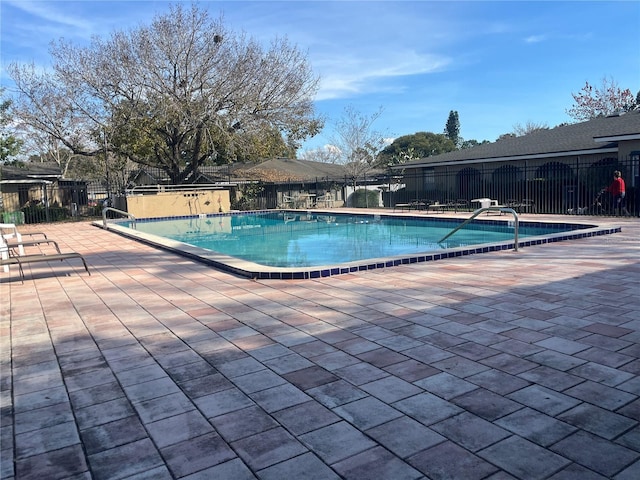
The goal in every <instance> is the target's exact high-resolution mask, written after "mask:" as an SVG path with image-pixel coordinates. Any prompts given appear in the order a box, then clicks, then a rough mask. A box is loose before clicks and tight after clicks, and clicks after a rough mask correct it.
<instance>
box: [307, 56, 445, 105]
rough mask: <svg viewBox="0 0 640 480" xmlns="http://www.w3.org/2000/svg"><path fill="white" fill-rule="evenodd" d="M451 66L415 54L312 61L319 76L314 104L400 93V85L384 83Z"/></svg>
mask: <svg viewBox="0 0 640 480" xmlns="http://www.w3.org/2000/svg"><path fill="white" fill-rule="evenodd" d="M450 63H451V60H450V59H448V58H446V57H440V56H437V55H428V54H427V55H425V54H422V55H421V54H418V53H416V52H415V51H405V52H388V53H387V54H386V55H385V56H377V57H375V58H371V57H369V58H367V56H365V55H362V57H361V58H355V57H354V56H347V55H335V56H331V57H330V59H329V58H325V59H324V60H323V59H312V64H313V65H314V68H316V70H317V71H318V72H319V73H320V75H321V84H320V91H319V92H318V95H317V96H316V99H317V100H328V99H336V98H345V97H350V96H353V95H357V94H362V93H372V92H383V91H385V92H390V91H401V90H402V86H401V84H400V85H398V84H396V86H395V87H393V88H392V87H389V86H388V85H386V84H385V82H384V80H387V79H398V78H400V77H405V76H411V75H423V74H427V73H433V72H437V71H441V70H442V69H444V68H445V67H447V66H448V65H449V64H450Z"/></svg>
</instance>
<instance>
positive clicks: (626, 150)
mask: <svg viewBox="0 0 640 480" xmlns="http://www.w3.org/2000/svg"><path fill="white" fill-rule="evenodd" d="M639 158H640V111H637V110H636V111H632V112H627V113H622V114H619V115H611V116H608V117H598V118H594V119H592V120H589V121H587V122H582V123H575V124H571V125H562V126H559V127H555V128H551V129H542V130H537V131H534V132H532V133H530V134H527V135H524V136H521V137H512V138H505V139H501V140H498V141H496V142H493V143H486V144H482V145H478V146H476V147H474V148H470V149H466V150H456V151H453V152H448V153H443V154H441V155H436V156H432V157H426V158H421V159H418V160H414V161H411V162H408V163H405V164H402V165H398V166H396V167H394V168H395V170H397V171H402V172H403V175H404V183H405V185H406V188H407V191H408V193H407V195H408V196H410V197H414V198H428V197H435V200H440V201H441V200H442V199H443V198H460V199H466V200H472V199H474V198H479V197H490V198H495V199H497V200H499V201H500V202H502V203H505V202H507V201H508V200H509V199H518V200H520V199H523V198H531V197H533V196H537V197H538V198H536V199H535V200H536V201H537V202H538V204H544V203H545V202H546V203H548V204H549V208H547V209H545V210H546V211H549V212H550V213H561V212H562V211H563V210H565V209H571V208H572V207H578V206H579V205H580V204H584V203H588V199H590V198H591V197H593V196H594V195H595V194H596V192H597V191H598V190H599V189H601V188H602V187H603V186H605V185H608V184H609V183H610V182H611V176H612V173H613V171H614V170H620V171H621V172H622V176H623V178H625V180H626V182H627V190H628V193H631V195H630V200H631V201H633V200H634V196H635V192H636V191H637V190H638V186H640V185H639V182H640V179H639V175H640V173H639V170H638V168H639ZM440 197H443V198H440ZM551 205H554V206H559V207H558V208H559V210H558V208H555V207H554V208H550V207H551ZM556 210H557V211H556Z"/></svg>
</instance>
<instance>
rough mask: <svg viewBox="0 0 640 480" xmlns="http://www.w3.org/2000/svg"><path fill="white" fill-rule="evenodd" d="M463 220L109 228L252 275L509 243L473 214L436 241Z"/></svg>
mask: <svg viewBox="0 0 640 480" xmlns="http://www.w3.org/2000/svg"><path fill="white" fill-rule="evenodd" d="M462 221H463V220H462V219H455V218H437V219H436V218H433V217H418V216H407V215H394V214H380V213H377V214H353V213H334V212H331V213H326V212H311V211H299V210H298V211H258V212H236V213H231V214H214V215H198V216H189V217H175V218H164V219H148V220H138V221H137V222H136V224H135V226H134V225H132V224H131V222H128V221H123V222H116V223H110V224H109V228H110V229H112V230H114V231H117V232H118V233H120V234H123V235H127V236H130V237H134V238H137V239H138V240H141V241H144V242H146V243H150V244H152V245H155V246H158V247H160V248H164V249H168V250H171V251H174V252H177V253H180V254H181V255H185V256H187V257H190V258H194V259H197V260H199V261H202V262H205V263H208V264H210V265H213V266H215V267H217V268H220V269H222V270H225V271H228V272H232V273H236V274H239V275H243V276H246V277H250V278H259V279H268V278H280V279H292V278H317V277H324V276H331V275H337V274H342V273H349V272H354V271H362V270H371V269H375V268H386V267H392V266H397V265H402V264H407V263H418V262H426V261H433V260H440V259H444V258H450V257H455V256H462V255H471V254H475V253H484V252H491V251H497V250H505V249H512V248H514V222H513V219H511V220H509V219H508V218H507V217H501V219H500V220H493V219H488V218H484V219H476V220H474V221H473V222H471V223H470V224H468V225H467V226H465V227H464V228H463V229H461V230H459V231H458V232H457V233H456V234H454V235H453V236H451V237H449V238H448V239H447V240H446V241H445V242H441V241H440V240H441V239H442V238H443V237H444V236H445V235H446V234H447V233H449V232H450V231H451V230H453V229H454V228H455V227H456V226H458V225H459V224H460V223H461V222H462ZM519 223H520V224H519V246H528V245H535V244H542V243H547V242H551V241H559V240H568V239H571V238H579V237H584V236H592V235H602V234H607V233H614V231H615V228H598V227H596V226H594V225H583V224H574V223H542V222H522V221H521V222H519ZM132 227H135V228H132ZM617 231H619V228H618V230H617Z"/></svg>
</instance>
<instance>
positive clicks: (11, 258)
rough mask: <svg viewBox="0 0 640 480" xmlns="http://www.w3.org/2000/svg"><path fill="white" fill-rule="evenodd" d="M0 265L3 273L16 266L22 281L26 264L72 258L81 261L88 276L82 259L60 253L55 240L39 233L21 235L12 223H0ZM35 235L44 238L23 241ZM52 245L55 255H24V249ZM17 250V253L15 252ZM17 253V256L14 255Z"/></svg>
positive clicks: (80, 256)
mask: <svg viewBox="0 0 640 480" xmlns="http://www.w3.org/2000/svg"><path fill="white" fill-rule="evenodd" d="M0 232H1V234H0V265H1V266H2V267H3V269H4V271H5V272H8V271H9V266H10V265H18V269H19V271H20V278H21V280H22V281H24V269H23V265H24V264H27V263H36V262H52V261H56V260H59V261H62V260H69V259H72V258H79V259H81V260H82V263H83V265H84V269H85V270H86V271H87V273H88V274H89V275H91V272H89V267H88V266H87V262H86V261H85V259H84V257H83V256H82V255H80V254H79V253H76V252H68V253H62V252H61V251H60V247H59V246H58V243H57V242H56V241H55V240H50V239H48V238H47V236H46V234H44V233H41V232H33V233H23V234H21V233H20V232H19V231H18V229H17V228H16V226H15V225H14V224H12V223H0ZM36 235H42V236H43V237H44V238H41V239H37V240H23V236H25V237H26V236H29V237H33V236H36ZM42 245H53V247H54V248H55V250H56V253H51V254H48V253H39V254H25V250H24V247H32V246H38V247H40V246H42ZM16 250H17V252H16ZM16 253H17V254H16Z"/></svg>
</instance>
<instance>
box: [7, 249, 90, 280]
mask: <svg viewBox="0 0 640 480" xmlns="http://www.w3.org/2000/svg"><path fill="white" fill-rule="evenodd" d="M72 258H79V259H80V260H82V264H83V265H84V269H85V270H86V271H87V273H88V274H89V275H91V272H90V271H89V267H88V266H87V262H86V261H85V259H84V257H83V256H82V255H80V254H79V253H76V252H68V253H52V254H39V255H38V254H34V255H17V256H9V257H8V258H2V259H0V265H2V266H9V265H18V270H19V271H20V279H21V280H22V281H23V282H24V269H23V265H26V264H28V263H38V262H55V261H62V260H70V259H72Z"/></svg>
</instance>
